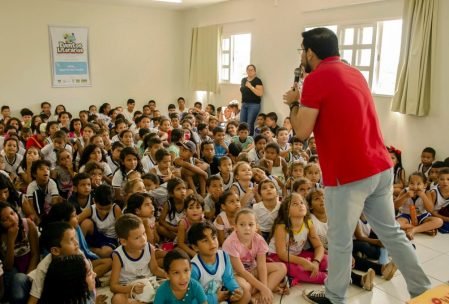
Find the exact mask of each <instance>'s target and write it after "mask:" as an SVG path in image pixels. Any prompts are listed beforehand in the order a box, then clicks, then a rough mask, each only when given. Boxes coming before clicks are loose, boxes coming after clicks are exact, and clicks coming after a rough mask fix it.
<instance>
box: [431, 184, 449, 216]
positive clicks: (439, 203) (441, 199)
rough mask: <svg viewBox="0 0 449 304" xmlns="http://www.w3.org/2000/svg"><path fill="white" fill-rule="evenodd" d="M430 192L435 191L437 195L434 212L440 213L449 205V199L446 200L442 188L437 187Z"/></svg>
mask: <svg viewBox="0 0 449 304" xmlns="http://www.w3.org/2000/svg"><path fill="white" fill-rule="evenodd" d="M430 191H434V192H435V194H436V196H435V201H434V202H433V203H434V207H433V210H435V211H439V210H441V208H444V207H446V206H447V205H449V198H444V196H443V195H442V194H441V191H440V187H435V188H433V189H431V190H430Z"/></svg>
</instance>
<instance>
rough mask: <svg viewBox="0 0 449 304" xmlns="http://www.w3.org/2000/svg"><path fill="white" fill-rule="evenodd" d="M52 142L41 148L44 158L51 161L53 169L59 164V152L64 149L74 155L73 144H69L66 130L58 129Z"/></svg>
mask: <svg viewBox="0 0 449 304" xmlns="http://www.w3.org/2000/svg"><path fill="white" fill-rule="evenodd" d="M51 139H52V142H51V143H49V144H48V145H46V146H45V147H43V148H42V149H41V153H42V155H43V157H44V159H46V160H48V161H49V162H50V163H51V169H54V168H55V167H56V164H57V160H58V157H57V153H58V152H60V151H62V150H67V151H68V152H69V153H70V155H73V150H72V146H71V145H69V144H67V134H66V133H65V132H64V131H61V130H60V131H56V132H55V134H53V136H52V138H51Z"/></svg>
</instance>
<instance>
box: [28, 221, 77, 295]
mask: <svg viewBox="0 0 449 304" xmlns="http://www.w3.org/2000/svg"><path fill="white" fill-rule="evenodd" d="M40 244H41V245H42V246H43V247H44V249H45V250H46V251H47V252H49V254H47V255H46V256H45V258H43V259H42V260H41V261H40V263H39V264H38V265H37V267H36V269H35V270H34V271H32V272H31V273H29V274H28V276H29V277H30V278H31V281H32V285H31V291H30V297H29V299H28V304H37V303H38V302H39V299H40V298H41V294H42V289H43V287H44V281H45V276H46V274H47V270H48V266H49V265H50V263H51V261H52V259H53V257H58V256H69V255H76V254H80V251H79V246H78V241H77V240H76V232H75V229H73V228H72V226H71V225H70V224H69V223H65V222H54V223H50V224H48V226H46V228H45V229H43V230H42V234H41V237H40Z"/></svg>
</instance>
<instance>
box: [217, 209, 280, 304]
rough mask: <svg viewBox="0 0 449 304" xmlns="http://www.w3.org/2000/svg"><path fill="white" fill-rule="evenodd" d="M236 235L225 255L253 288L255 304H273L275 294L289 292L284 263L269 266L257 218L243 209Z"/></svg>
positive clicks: (237, 224)
mask: <svg viewBox="0 0 449 304" xmlns="http://www.w3.org/2000/svg"><path fill="white" fill-rule="evenodd" d="M235 227H236V228H235V231H234V232H232V233H231V235H230V236H229V237H228V238H227V239H226V240H225V241H224V243H223V246H222V247H223V251H225V252H226V253H228V254H229V256H230V257H231V264H232V267H233V268H234V271H235V272H236V274H237V275H238V276H240V277H242V278H243V279H244V281H246V282H245V283H246V284H249V285H250V286H252V288H253V289H252V291H251V296H252V301H253V302H256V303H272V302H273V291H277V292H281V293H284V292H286V291H287V289H286V287H285V286H281V285H282V281H283V280H284V278H285V275H286V274H287V268H286V267H285V265H284V264H283V263H277V262H274V263H271V262H267V260H266V254H267V252H268V245H267V243H266V242H265V240H264V239H263V237H262V236H261V235H259V234H258V233H257V232H256V230H257V220H256V215H255V214H254V212H253V211H252V210H251V209H248V208H244V209H241V210H240V211H239V212H237V214H236V216H235Z"/></svg>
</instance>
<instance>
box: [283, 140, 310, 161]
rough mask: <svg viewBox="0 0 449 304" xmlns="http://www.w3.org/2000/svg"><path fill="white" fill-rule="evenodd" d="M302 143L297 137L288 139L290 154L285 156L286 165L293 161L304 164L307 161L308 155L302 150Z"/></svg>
mask: <svg viewBox="0 0 449 304" xmlns="http://www.w3.org/2000/svg"><path fill="white" fill-rule="evenodd" d="M303 147H304V145H303V143H302V141H301V140H300V139H299V138H298V137H296V136H295V137H292V138H291V139H290V152H289V153H288V154H287V157H286V158H285V160H286V161H287V162H288V163H291V162H294V161H301V162H303V163H306V162H307V161H308V160H309V155H307V153H306V152H305V151H304V150H303Z"/></svg>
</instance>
